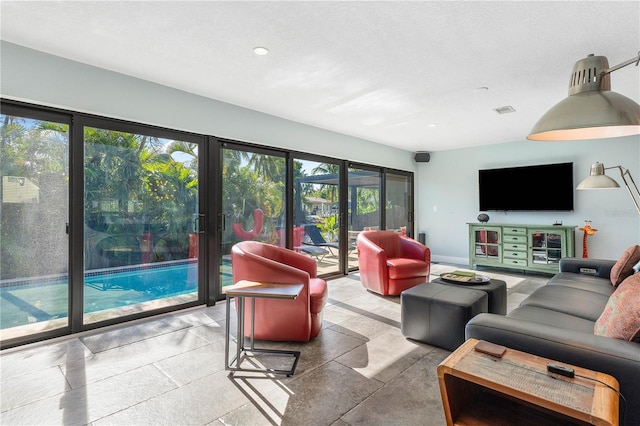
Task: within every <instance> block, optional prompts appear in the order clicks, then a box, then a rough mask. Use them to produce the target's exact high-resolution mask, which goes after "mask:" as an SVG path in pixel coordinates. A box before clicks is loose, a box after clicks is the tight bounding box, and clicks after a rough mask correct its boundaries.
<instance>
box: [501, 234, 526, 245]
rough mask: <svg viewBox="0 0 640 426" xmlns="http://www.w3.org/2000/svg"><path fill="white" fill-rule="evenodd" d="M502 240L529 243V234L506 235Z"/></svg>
mask: <svg viewBox="0 0 640 426" xmlns="http://www.w3.org/2000/svg"><path fill="white" fill-rule="evenodd" d="M502 240H503V241H504V243H505V244H508V243H522V244H526V243H527V236H526V235H505V236H504V237H503V238H502Z"/></svg>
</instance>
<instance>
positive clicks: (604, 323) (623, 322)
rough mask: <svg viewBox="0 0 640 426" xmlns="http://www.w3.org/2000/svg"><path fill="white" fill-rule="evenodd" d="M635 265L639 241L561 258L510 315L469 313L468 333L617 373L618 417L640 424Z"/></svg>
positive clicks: (639, 300) (639, 284)
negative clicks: (605, 256) (614, 256)
mask: <svg viewBox="0 0 640 426" xmlns="http://www.w3.org/2000/svg"><path fill="white" fill-rule="evenodd" d="M638 265H640V246H634V247H630V248H629V249H627V250H626V251H625V253H624V254H623V255H622V256H621V257H620V259H619V260H618V261H611V260H594V259H579V258H565V259H562V260H561V262H560V272H559V273H558V274H557V275H555V276H554V277H552V278H551V279H550V280H549V282H548V284H547V285H545V286H543V287H541V288H539V289H537V290H536V291H534V292H533V293H532V294H531V295H530V296H529V297H527V299H525V300H524V301H523V302H522V303H521V304H520V306H519V307H517V308H515V309H513V310H512V311H511V312H510V313H509V314H508V315H506V316H502V315H496V314H488V313H483V314H480V315H477V316H476V317H474V318H472V319H471V320H470V321H469V322H468V323H467V325H466V329H465V337H466V338H467V339H468V338H476V339H481V340H487V341H490V342H493V343H497V344H500V345H504V346H507V347H509V348H512V349H516V350H519V351H523V352H527V353H531V354H534V355H538V356H542V357H545V358H550V359H553V360H556V361H558V362H560V363H566V364H571V365H576V366H580V367H584V368H588V369H591V370H595V371H600V372H603V373H606V374H609V375H611V376H613V377H615V378H616V379H617V380H618V382H619V383H620V392H621V394H622V395H623V397H624V400H622V399H621V400H620V416H621V419H620V420H621V423H620V424H624V425H634V426H636V425H640V273H634V269H633V267H634V266H635V267H636V268H638ZM625 400H626V404H625V402H624V401H625ZM622 421H624V423H622Z"/></svg>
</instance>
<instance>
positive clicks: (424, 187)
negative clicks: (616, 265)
mask: <svg viewBox="0 0 640 426" xmlns="http://www.w3.org/2000/svg"><path fill="white" fill-rule="evenodd" d="M596 161H599V162H601V163H604V165H605V166H606V167H608V166H616V165H622V166H623V167H625V168H628V169H629V170H630V171H631V174H632V176H633V177H634V178H635V179H636V182H640V137H637V136H634V137H626V138H616V139H605V140H597V141H571V142H533V141H528V140H526V139H523V140H522V141H516V142H509V143H502V144H496V145H490V146H483V147H478V148H468V149H458V150H449V151H441V152H435V153H432V154H431V161H430V162H429V163H425V164H421V165H419V167H418V171H417V174H416V175H417V178H416V181H417V182H419V184H418V186H419V201H418V203H417V207H416V209H417V211H418V215H417V216H418V224H417V230H418V231H419V232H425V233H426V235H427V243H428V245H429V246H430V247H431V249H432V252H433V253H434V259H435V260H436V261H453V262H459V263H467V262H468V258H469V254H468V228H467V225H466V224H467V223H468V222H476V221H477V219H476V218H477V216H478V214H479V213H480V211H479V210H478V170H479V169H485V168H499V167H513V166H523V165H534V164H548V163H561V162H573V167H574V183H575V185H577V184H578V183H579V182H580V181H581V180H582V179H583V178H584V177H586V176H588V175H589V170H590V168H591V164H592V163H594V162H596ZM607 175H609V176H610V177H612V178H614V179H615V180H616V181H617V182H618V183H619V184H620V185H621V186H622V187H621V188H620V189H617V190H610V191H604V190H600V191H597V190H592V191H575V193H574V200H575V204H574V207H575V211H573V212H526V213H525V212H507V213H505V212H488V214H489V216H490V223H491V222H495V223H497V222H499V223H524V224H538V223H539V224H545V225H550V224H553V223H554V222H556V221H562V223H563V224H564V225H576V226H577V227H581V226H583V225H584V221H585V219H588V220H591V221H592V227H594V228H596V229H598V232H597V233H596V235H595V236H593V237H590V238H589V257H592V258H605V259H617V258H618V257H619V256H620V254H622V252H623V251H624V249H626V248H627V247H629V246H630V245H634V244H638V243H640V215H638V212H637V210H636V208H635V207H634V205H633V202H632V201H631V199H630V197H629V193H628V192H627V190H626V188H625V187H624V186H623V182H622V180H621V179H620V173H619V172H618V171H617V170H610V171H607ZM514 190H518V188H517V187H514ZM505 196H508V194H505ZM575 236H576V255H577V256H578V257H580V256H582V236H583V234H582V232H581V231H577V230H576V234H575Z"/></svg>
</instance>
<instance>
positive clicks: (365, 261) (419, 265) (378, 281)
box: [357, 231, 431, 296]
mask: <svg viewBox="0 0 640 426" xmlns="http://www.w3.org/2000/svg"><path fill="white" fill-rule="evenodd" d="M357 245H358V264H359V267H360V281H361V282H362V285H363V286H364V287H365V288H367V289H369V290H371V291H373V292H376V293H379V294H382V295H383V296H397V295H399V294H400V293H402V292H403V291H404V290H406V289H408V288H411V287H413V286H415V285H418V284H422V283H425V282H429V271H430V269H431V250H429V248H428V247H425V246H424V245H423V244H420V243H419V242H417V241H416V240H413V239H411V238H409V237H405V236H403V235H401V234H400V233H398V232H391V231H362V232H360V234H358V241H357Z"/></svg>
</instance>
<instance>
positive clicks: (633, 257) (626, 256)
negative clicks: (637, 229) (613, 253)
mask: <svg viewBox="0 0 640 426" xmlns="http://www.w3.org/2000/svg"><path fill="white" fill-rule="evenodd" d="M639 261H640V246H638V245H635V246H631V247H629V248H628V249H626V250H625V251H624V253H622V256H620V259H618V261H617V262H616V264H615V265H613V268H611V284H613V285H618V284H620V283H621V282H622V281H624V280H625V278H627V277H628V276H630V275H632V274H633V267H634V265H635V264H636V263H638V262H639Z"/></svg>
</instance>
